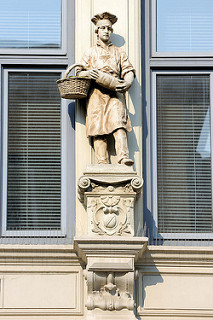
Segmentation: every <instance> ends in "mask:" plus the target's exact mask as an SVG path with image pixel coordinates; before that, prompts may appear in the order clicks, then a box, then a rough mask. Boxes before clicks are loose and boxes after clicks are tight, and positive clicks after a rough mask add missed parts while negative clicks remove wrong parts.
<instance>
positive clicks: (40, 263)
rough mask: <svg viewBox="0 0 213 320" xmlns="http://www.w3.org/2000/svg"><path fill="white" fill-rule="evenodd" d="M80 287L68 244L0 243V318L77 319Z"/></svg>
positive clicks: (78, 271) (81, 295) (81, 310)
mask: <svg viewBox="0 0 213 320" xmlns="http://www.w3.org/2000/svg"><path fill="white" fill-rule="evenodd" d="M84 290H85V283H84V278H83V274H82V267H81V265H80V263H79V260H78V259H77V257H76V254H75V252H74V250H73V247H72V246H69V245H67V246H61V245H58V246H48V245H43V246H40V245H36V246H33V245H27V246H26V245H1V246H0V319H4V320H5V319H14V320H17V319H23V320H25V319H38V320H39V319H43V320H44V319H57V320H58V319H60V320H65V319H72V318H76V317H77V318H78V319H81V318H82V316H83V314H84V308H85V307H84V305H85V303H84Z"/></svg>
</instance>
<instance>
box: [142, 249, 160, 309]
mask: <svg viewBox="0 0 213 320" xmlns="http://www.w3.org/2000/svg"><path fill="white" fill-rule="evenodd" d="M146 257H147V258H148V267H149V272H147V271H145V272H144V270H143V267H142V268H141V269H140V270H139V274H140V275H139V278H138V281H137V290H136V292H138V293H139V292H140V290H141V294H139V297H138V299H137V301H138V303H137V304H138V305H137V307H138V308H139V309H141V308H144V303H145V299H146V294H147V288H148V287H150V286H156V285H157V284H159V283H163V282H164V280H163V278H162V276H161V274H160V272H159V270H158V268H157V267H156V266H155V264H154V261H153V259H152V258H151V255H150V254H149V249H147V250H146Z"/></svg>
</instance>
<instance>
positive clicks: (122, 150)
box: [113, 128, 134, 166]
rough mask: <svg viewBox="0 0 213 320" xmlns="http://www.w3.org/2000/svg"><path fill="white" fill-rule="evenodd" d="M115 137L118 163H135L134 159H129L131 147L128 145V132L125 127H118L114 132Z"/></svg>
mask: <svg viewBox="0 0 213 320" xmlns="http://www.w3.org/2000/svg"><path fill="white" fill-rule="evenodd" d="M113 136H114V138H115V150H116V154H117V157H118V163H121V164H126V165H129V166H130V165H133V163H134V161H133V160H132V159H129V149H128V145H127V134H126V130H125V129H122V128H121V129H118V130H116V131H114V132H113Z"/></svg>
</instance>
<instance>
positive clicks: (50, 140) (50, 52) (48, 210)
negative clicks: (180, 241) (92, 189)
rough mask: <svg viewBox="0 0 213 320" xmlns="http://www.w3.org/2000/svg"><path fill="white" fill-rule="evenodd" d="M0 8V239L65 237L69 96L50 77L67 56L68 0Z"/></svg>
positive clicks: (71, 202) (69, 233)
mask: <svg viewBox="0 0 213 320" xmlns="http://www.w3.org/2000/svg"><path fill="white" fill-rule="evenodd" d="M0 15H2V19H0V20H1V21H0V25H1V28H0V29H1V30H0V79H1V81H0V84H1V91H0V94H1V99H0V119H1V124H2V125H1V131H0V138H1V139H0V158H1V170H0V181H1V183H0V243H11V242H12V243H26V244H28V243H29V244H30V243H41V244H45V243H48V244H49V243H53V244H55V243H61V244H63V243H70V242H72V240H73V236H74V229H75V216H74V215H75V179H74V177H75V163H74V159H75V154H74V130H75V126H74V109H75V103H74V101H70V100H61V98H60V95H59V91H58V88H57V84H56V80H57V79H59V78H61V77H62V76H63V73H64V71H65V70H66V68H67V66H68V64H69V65H70V64H72V63H74V22H75V21H74V0H69V1H68V0H51V1H50V0H44V1H40V0H38V1H27V0H20V1H15V0H8V1H6V2H5V1H3V2H1V3H0ZM68 15H69V19H68ZM67 38H69V46H67V44H66V40H67ZM66 47H67V50H68V51H67V50H65V49H66Z"/></svg>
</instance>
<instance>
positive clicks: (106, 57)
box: [78, 12, 135, 165]
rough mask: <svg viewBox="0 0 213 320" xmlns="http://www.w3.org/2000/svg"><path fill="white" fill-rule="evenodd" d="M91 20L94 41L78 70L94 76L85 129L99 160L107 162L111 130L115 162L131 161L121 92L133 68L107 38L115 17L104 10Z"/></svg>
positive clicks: (133, 73)
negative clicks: (94, 35) (94, 33)
mask: <svg viewBox="0 0 213 320" xmlns="http://www.w3.org/2000/svg"><path fill="white" fill-rule="evenodd" d="M91 21H92V22H93V23H94V24H95V26H96V29H95V32H96V33H97V43H96V45H95V46H94V47H92V48H90V49H88V50H87V51H86V52H85V54H84V56H83V58H82V61H81V63H82V65H83V66H84V68H83V69H81V70H78V74H79V75H81V76H87V77H90V78H91V79H93V85H92V87H91V89H90V93H89V96H88V98H87V117H86V133H87V136H88V137H89V136H90V137H93V141H94V149H95V155H96V158H97V162H98V163H99V164H102V163H109V156H108V151H107V139H106V137H107V135H109V134H111V133H112V134H113V136H114V139H115V150H116V154H117V157H118V163H121V164H126V165H132V164H133V163H134V162H133V160H131V159H129V150H128V145H127V131H128V132H129V131H131V130H132V129H131V124H130V120H129V117H128V114H127V110H126V104H125V98H124V94H123V93H124V92H125V91H127V90H128V89H129V88H130V87H131V85H132V82H133V80H134V77H135V70H134V68H133V66H132V65H131V63H130V62H129V60H128V57H127V55H126V53H125V52H124V51H123V49H121V48H118V47H116V46H114V45H113V44H112V43H111V42H110V35H111V33H112V32H113V29H112V25H113V24H114V23H115V22H116V21H117V17H116V16H115V15H113V14H110V13H109V12H104V13H102V14H97V15H95V16H94V17H93V18H92V19H91Z"/></svg>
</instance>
